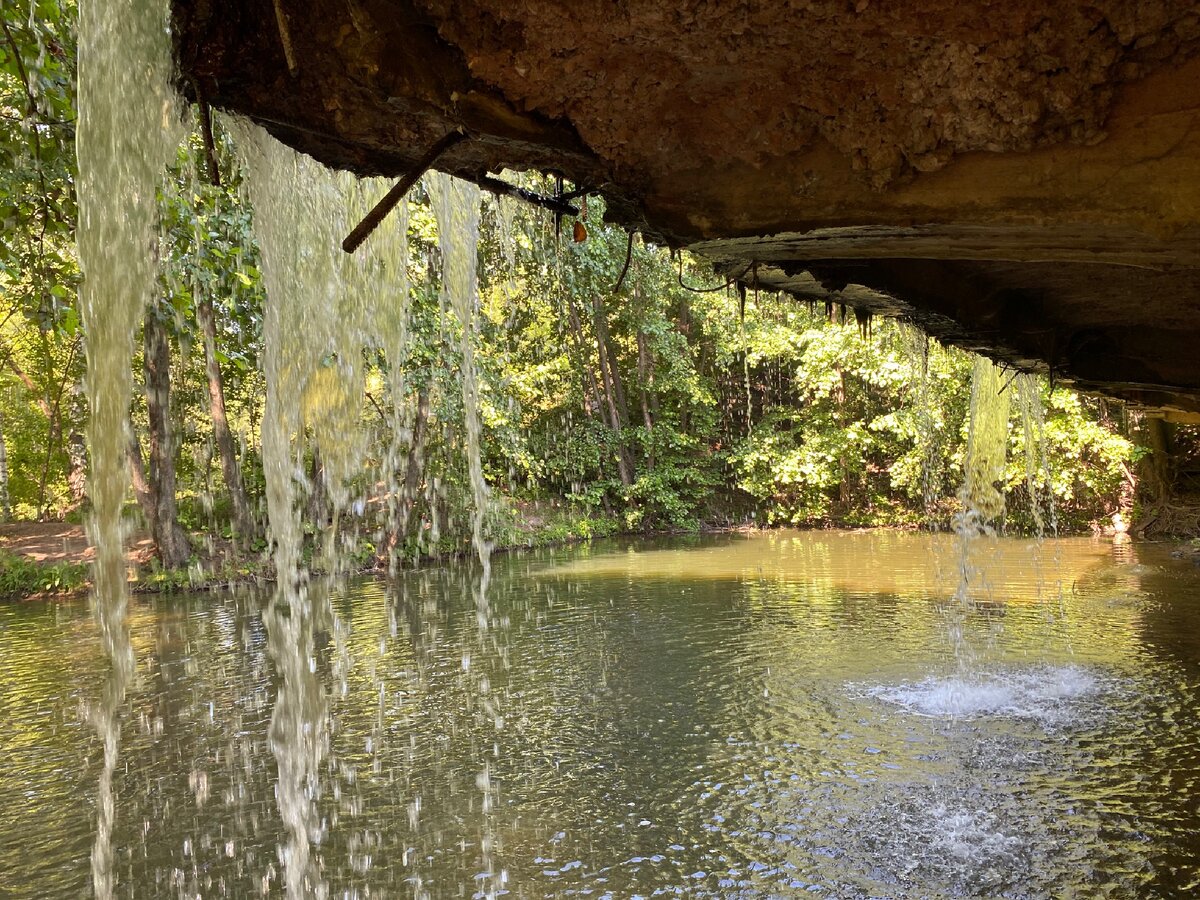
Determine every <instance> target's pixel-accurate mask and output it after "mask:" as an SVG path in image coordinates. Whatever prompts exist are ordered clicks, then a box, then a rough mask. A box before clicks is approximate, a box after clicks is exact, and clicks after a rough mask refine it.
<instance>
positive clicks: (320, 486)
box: [305, 446, 329, 531]
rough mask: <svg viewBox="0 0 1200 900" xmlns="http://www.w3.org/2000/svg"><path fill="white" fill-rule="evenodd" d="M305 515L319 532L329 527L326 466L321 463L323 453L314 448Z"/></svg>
mask: <svg viewBox="0 0 1200 900" xmlns="http://www.w3.org/2000/svg"><path fill="white" fill-rule="evenodd" d="M305 515H306V516H307V518H308V520H309V521H310V522H312V523H313V525H314V526H315V527H316V529H317V530H318V531H322V530H324V529H325V528H326V527H327V526H328V525H329V492H328V491H327V490H325V465H324V463H322V462H321V451H320V450H319V449H318V448H317V447H315V446H314V447H313V452H312V467H311V468H310V469H309V472H308V503H307V504H306V506H305Z"/></svg>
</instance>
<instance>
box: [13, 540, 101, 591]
mask: <svg viewBox="0 0 1200 900" xmlns="http://www.w3.org/2000/svg"><path fill="white" fill-rule="evenodd" d="M89 568H90V567H89V566H88V565H87V564H86V563H53V564H47V563H39V562H35V561H34V560H31V559H29V558H28V557H25V556H21V555H20V554H18V553H11V552H9V551H7V550H0V600H24V599H25V598H26V597H31V596H33V595H34V594H67V593H71V592H73V591H77V590H79V589H81V588H83V587H85V586H86V585H87V583H88V576H89V574H90V573H89Z"/></svg>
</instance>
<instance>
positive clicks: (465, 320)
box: [428, 173, 490, 626]
mask: <svg viewBox="0 0 1200 900" xmlns="http://www.w3.org/2000/svg"><path fill="white" fill-rule="evenodd" d="M428 184H429V190H430V194H431V197H432V199H433V211H434V215H435V216H436V217H437V223H438V247H439V248H440V249H441V252H442V291H443V294H444V296H445V298H446V300H447V301H448V303H449V306H450V308H451V309H452V310H453V311H454V315H455V317H456V318H457V319H458V324H459V330H460V338H459V348H460V353H461V358H462V363H461V365H462V371H461V372H460V373H459V377H460V379H461V383H462V401H463V419H464V428H465V431H466V439H467V440H466V455H467V469H468V476H469V479H470V483H471V497H472V500H473V509H472V517H471V543H472V545H473V546H474V548H475V553H476V555H477V556H478V557H479V562H480V564H481V565H482V566H483V571H484V581H485V584H486V580H487V576H488V571H489V568H490V564H489V557H490V547H489V545H488V542H487V541H486V539H485V538H484V533H483V526H484V521H485V518H486V515H487V501H488V487H487V482H486V481H485V480H484V477H483V458H482V453H481V451H480V433H481V432H480V424H479V377H478V374H477V372H476V370H475V339H474V333H475V318H476V313H477V311H478V306H479V287H478V281H477V277H476V269H477V267H478V252H479V249H478V248H479V208H480V193H479V188H478V187H477V186H475V185H473V184H471V183H470V182H467V181H461V180H459V179H457V178H452V177H450V176H449V175H442V174H440V173H437V174H434V175H433V176H431V177H430V179H429V181H428ZM480 624H481V625H484V626H486V624H487V623H486V621H484V622H481V623H480Z"/></svg>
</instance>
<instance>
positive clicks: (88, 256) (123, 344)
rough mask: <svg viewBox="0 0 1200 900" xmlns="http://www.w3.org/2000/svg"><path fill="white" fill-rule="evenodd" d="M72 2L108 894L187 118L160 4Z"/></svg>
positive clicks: (104, 891) (104, 890) (98, 879)
mask: <svg viewBox="0 0 1200 900" xmlns="http://www.w3.org/2000/svg"><path fill="white" fill-rule="evenodd" d="M79 10H80V14H79V123H78V130H77V145H78V157H79V185H78V189H79V232H78V240H79V260H80V266H81V268H82V270H83V273H84V278H83V283H82V285H81V287H80V310H81V314H82V320H83V325H84V329H85V333H86V335H87V391H88V401H89V404H90V408H91V414H90V417H89V420H88V444H89V447H90V449H91V462H92V466H91V479H90V484H89V493H90V495H91V500H92V509H93V513H92V519H91V522H90V525H89V530H90V535H91V539H92V542H93V543H94V544H95V545H96V548H97V555H96V561H95V565H94V568H93V580H94V584H95V588H94V590H93V593H92V600H93V605H94V609H95V613H96V618H97V621H98V622H99V626H100V634H101V636H102V640H103V642H104V647H105V650H106V652H107V654H108V658H109V660H110V663H111V666H112V669H111V672H110V674H109V677H108V681H107V683H106V684H105V688H104V693H103V697H102V699H101V701H100V705H99V707H98V708H97V709H96V710H95V711H94V714H93V720H94V722H95V726H96V729H97V731H98V732H99V735H100V739H101V743H102V745H103V747H104V764H103V768H102V770H101V772H100V781H99V789H98V804H97V806H98V813H97V825H96V838H95V843H94V846H93V848H92V883H93V890H94V891H95V894H96V896H97V897H101V898H106V897H111V896H113V893H114V889H115V886H116V875H115V873H114V872H113V851H112V831H113V825H114V822H115V819H116V810H115V803H114V797H113V785H112V782H113V774H114V771H115V768H116V764H117V755H118V750H119V747H120V721H119V712H120V708H121V706H122V705H123V703H124V699H125V694H126V691H127V690H128V689H129V687H130V684H131V683H132V680H133V678H134V674H135V659H134V651H133V647H132V645H131V643H130V640H129V631H128V624H127V622H126V605H127V601H128V587H127V585H126V572H125V557H124V550H123V539H124V528H123V526H122V522H121V508H122V506H123V505H124V501H125V487H126V484H127V482H128V476H127V473H126V470H125V452H126V448H127V447H128V446H129V403H130V395H131V392H132V385H133V373H132V371H131V367H130V362H129V361H130V359H131V358H132V357H133V349H134V347H133V342H134V332H135V330H136V328H137V324H138V320H139V319H140V318H141V316H142V313H143V311H144V310H145V307H146V303H147V302H148V301H149V300H150V297H151V292H152V291H153V289H154V278H155V265H154V261H153V260H154V258H155V253H154V251H153V242H154V239H155V215H156V207H155V187H156V184H157V183H158V180H159V176H160V175H161V173H162V171H163V168H164V166H165V165H166V162H167V160H168V158H169V156H170V154H171V151H172V149H173V148H174V147H175V146H176V145H177V144H178V142H179V139H180V136H181V134H182V129H181V126H180V119H179V114H178V110H177V108H176V104H175V99H174V98H175V94H174V92H173V91H172V90H171V88H170V86H169V74H170V40H169V35H168V32H167V21H168V18H167V4H166V3H165V2H161V0H142V2H139V0H84V2H81V3H80V7H79Z"/></svg>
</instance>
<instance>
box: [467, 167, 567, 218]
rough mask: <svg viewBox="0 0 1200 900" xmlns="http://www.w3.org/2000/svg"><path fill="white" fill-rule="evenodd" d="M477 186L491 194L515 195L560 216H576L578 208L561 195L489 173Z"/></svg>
mask: <svg viewBox="0 0 1200 900" xmlns="http://www.w3.org/2000/svg"><path fill="white" fill-rule="evenodd" d="M479 186H480V187H481V188H483V189H484V190H485V191H489V192H491V193H493V194H499V195H500V196H503V197H515V198H516V199H518V200H524V201H525V202H526V203H529V204H532V205H533V206H540V207H542V208H543V209H548V210H550V211H551V212H552V213H555V214H556V215H560V216H578V215H579V208H578V207H575V206H572V205H571V204H570V203H568V202H567V201H566V200H564V199H563V198H561V197H547V196H546V195H545V194H539V193H537V192H536V191H531V190H529V189H528V188H523V187H519V186H518V185H515V184H509V183H508V182H507V181H502V180H501V179H499V178H493V177H492V176H490V175H484V176H483V177H482V178H480V179H479Z"/></svg>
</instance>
